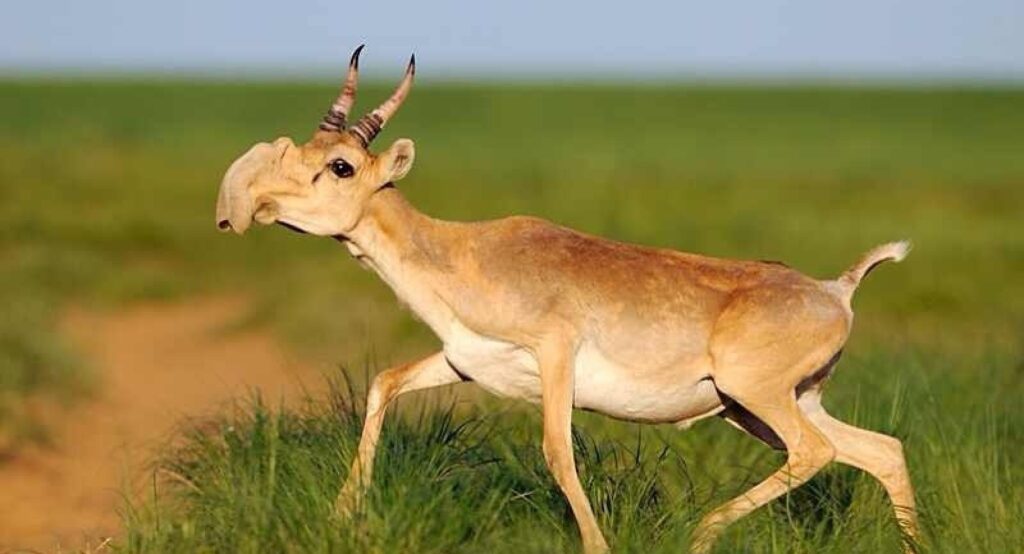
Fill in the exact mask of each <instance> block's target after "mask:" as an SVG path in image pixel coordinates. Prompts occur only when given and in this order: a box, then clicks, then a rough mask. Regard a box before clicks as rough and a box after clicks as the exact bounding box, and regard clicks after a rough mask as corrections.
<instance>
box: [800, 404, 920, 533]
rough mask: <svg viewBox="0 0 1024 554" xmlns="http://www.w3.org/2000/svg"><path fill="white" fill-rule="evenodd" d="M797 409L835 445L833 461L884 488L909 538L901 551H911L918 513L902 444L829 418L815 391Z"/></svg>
mask: <svg viewBox="0 0 1024 554" xmlns="http://www.w3.org/2000/svg"><path fill="white" fill-rule="evenodd" d="M800 407H801V409H803V411H804V413H806V414H807V417H808V418H809V419H810V420H811V422H812V423H813V424H814V425H815V426H816V427H817V428H818V429H820V430H821V432H822V433H823V434H824V435H825V436H826V437H827V438H828V440H829V441H830V442H831V443H832V444H833V445H834V446H835V448H836V461H838V462H840V463H843V464H847V465H850V466H853V467H856V468H858V469H860V470H863V471H866V472H868V473H869V474H871V475H872V476H873V477H874V478H875V479H877V480H878V481H879V482H880V483H881V484H882V486H883V487H885V491H886V492H887V493H888V494H889V499H890V501H891V502H892V505H893V510H894V511H895V513H896V521H897V522H899V526H900V529H901V530H902V531H903V533H904V535H905V537H906V538H907V539H909V540H908V541H905V543H904V550H905V551H906V552H908V553H911V552H914V551H915V545H916V541H917V540H918V536H919V535H918V526H917V510H916V508H915V503H914V489H913V487H912V486H911V484H910V473H909V472H908V471H907V462H906V459H905V458H904V456H903V443H901V442H900V440H899V439H897V438H895V437H890V436H888V435H883V434H881V433H875V432H873V431H868V430H866V429H861V428H859V427H854V426H853V425H850V424H848V423H844V422H842V421H839V420H838V419H836V418H834V417H832V416H831V415H829V414H828V413H827V412H826V411H825V409H824V408H823V407H822V406H821V397H820V392H818V391H810V392H808V393H807V394H806V395H804V396H802V397H801V398H800Z"/></svg>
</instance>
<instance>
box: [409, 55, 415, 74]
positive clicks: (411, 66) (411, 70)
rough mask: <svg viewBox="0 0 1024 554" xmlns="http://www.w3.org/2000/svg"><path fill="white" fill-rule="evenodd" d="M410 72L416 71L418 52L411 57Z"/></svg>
mask: <svg viewBox="0 0 1024 554" xmlns="http://www.w3.org/2000/svg"><path fill="white" fill-rule="evenodd" d="M408 71H409V73H413V74H415V73H416V54H413V55H412V56H410V57H409V70H408Z"/></svg>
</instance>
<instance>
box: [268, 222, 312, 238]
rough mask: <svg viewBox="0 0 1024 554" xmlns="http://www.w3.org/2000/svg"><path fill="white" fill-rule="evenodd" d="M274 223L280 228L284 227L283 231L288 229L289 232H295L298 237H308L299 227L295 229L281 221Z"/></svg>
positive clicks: (293, 226)
mask: <svg viewBox="0 0 1024 554" xmlns="http://www.w3.org/2000/svg"><path fill="white" fill-rule="evenodd" d="M275 223H277V224H278V225H280V226H281V227H284V228H285V229H288V230H290V231H294V232H296V233H298V234H300V235H308V234H309V233H308V232H306V231H305V230H303V229H300V228H299V227H297V226H295V225H292V224H291V223H285V222H284V221H281V220H277V221H276V222H275Z"/></svg>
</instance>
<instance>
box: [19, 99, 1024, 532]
mask: <svg viewBox="0 0 1024 554" xmlns="http://www.w3.org/2000/svg"><path fill="white" fill-rule="evenodd" d="M335 92H336V87H335V85H334V84H301V83H280V84H213V83H203V84H199V83H185V82H112V81H107V82H93V81H68V82H59V81H47V82H43V81H35V82H29V81H6V82H0V122H2V123H0V152H2V153H3V154H2V163H0V219H2V221H3V222H4V224H3V225H2V226H0V306H3V307H4V311H3V314H4V317H3V318H0V435H2V434H3V429H11V428H22V429H24V428H26V427H31V426H32V424H31V418H30V411H28V410H25V409H24V408H23V407H24V406H26V405H29V404H31V402H34V401H35V399H38V398H40V397H42V398H53V397H57V398H65V397H66V398H73V397H74V396H75V395H76V394H78V393H79V392H78V391H81V390H86V389H87V387H86V386H84V385H82V384H81V383H86V382H88V379H87V377H83V376H84V375H86V373H85V372H84V371H83V370H81V368H80V364H78V363H77V362H76V358H75V356H74V355H73V353H70V352H69V351H68V349H67V346H66V345H64V344H63V343H62V341H61V339H60V337H59V335H58V334H57V333H56V332H55V327H54V325H55V322H56V321H57V319H58V315H59V313H60V310H61V309H62V307H63V306H66V305H67V303H68V302H72V301H73V302H80V303H81V302H84V303H93V304H95V303H101V304H116V303H120V302H126V301H132V300H135V299H139V298H161V297H174V296H180V295H187V294H193V293H201V292H214V293H217V292H224V291H242V292H244V293H245V294H247V295H249V296H250V297H252V298H254V299H255V302H256V304H255V305H254V306H253V308H252V312H251V313H249V314H239V318H240V320H248V321H253V322H262V323H269V324H271V325H273V326H274V328H275V329H276V330H277V331H278V332H279V333H280V335H281V336H282V337H283V338H285V339H286V340H288V341H289V342H290V343H291V344H292V345H293V346H295V347H296V348H299V349H301V350H303V351H304V352H306V353H307V354H308V355H312V356H316V357H319V358H320V359H325V360H332V361H335V362H339V363H342V364H345V365H349V366H352V365H359V364H361V363H364V362H365V361H366V360H370V361H371V362H370V363H371V366H372V367H374V368H375V369H379V368H383V367H385V366H387V365H389V364H391V363H393V362H397V361H400V360H404V359H406V358H408V357H410V356H412V355H415V354H419V353H423V352H425V351H427V350H428V349H431V348H436V347H437V345H436V341H435V339H433V338H432V337H431V336H430V335H429V333H428V332H427V331H426V330H425V329H423V327H422V326H421V325H420V324H418V323H416V322H415V321H413V319H412V318H410V317H409V316H408V315H407V314H404V313H403V312H402V311H401V310H400V309H399V308H398V307H397V306H396V303H395V302H394V299H393V295H392V293H391V292H390V291H388V290H387V289H386V288H385V287H384V286H383V285H382V284H381V283H379V282H377V280H376V279H375V278H374V277H373V276H372V275H371V274H369V273H367V272H364V271H362V270H360V269H358V268H357V267H356V265H355V264H354V263H352V262H351V261H350V260H349V259H348V256H347V254H345V253H344V252H343V249H340V248H338V247H337V245H336V244H335V243H333V242H332V241H328V240H315V239H312V238H310V237H302V236H297V235H294V234H291V233H284V232H281V231H280V230H278V229H256V230H254V231H253V232H251V233H250V234H248V235H247V236H246V237H244V239H239V238H238V237H234V236H226V235H218V234H216V233H215V231H214V226H213V213H212V212H213V203H214V200H215V195H216V188H217V184H218V183H219V180H220V177H221V175H222V173H223V171H224V169H225V168H226V167H227V165H228V163H229V162H230V161H231V160H232V159H233V158H234V157H235V156H237V155H238V154H240V153H241V152H243V151H244V150H245V149H246V148H247V147H248V146H249V145H250V144H251V143H253V142H255V141H258V140H269V139H272V138H274V137H276V136H279V135H291V136H293V137H295V138H296V139H299V140H301V139H302V138H303V137H305V136H308V135H309V133H310V132H311V131H312V129H313V127H314V125H315V123H316V121H317V120H318V118H319V116H320V115H321V114H322V111H323V109H324V108H325V106H326V104H327V103H328V102H329V100H330V98H332V95H333V94H334V93H335ZM385 93H386V90H385V89H383V88H380V87H373V86H368V87H364V89H363V90H362V92H361V93H360V98H361V100H360V104H359V106H358V108H365V107H368V106H372V105H374V104H375V102H376V101H378V100H379V99H380V98H382V97H383V95H384V94H385ZM398 136H408V137H411V138H413V139H415V140H416V141H417V150H418V155H417V165H416V167H415V168H414V169H413V171H412V173H411V175H410V176H409V177H408V178H407V179H406V180H405V181H403V182H402V183H400V187H401V189H402V190H403V191H404V192H405V193H406V194H407V195H408V196H409V198H410V199H411V201H412V202H413V203H414V204H415V205H417V206H419V207H421V208H422V209H423V210H424V211H426V212H428V213H430V214H432V215H435V216H439V217H446V218H452V219H481V218H488V217H498V216H502V215H506V214H510V213H531V214H535V215H540V216H543V217H547V218H550V219H553V220H556V221H559V222H561V223H564V224H567V225H571V226H574V227H577V228H580V229H583V230H586V231H589V232H593V233H597V234H601V235H606V236H611V237H614V238H618V239H622V240H628V241H634V242H642V243H648V244H655V245H660V246H668V247H674V248H678V249H683V250H689V251H697V252H704V253H709V254H714V255H721V256H731V257H742V258H755V259H778V260H785V261H786V262H788V263H790V264H791V265H793V266H795V267H797V268H800V269H802V270H805V271H806V272H808V273H810V274H811V275H816V276H833V275H837V274H838V273H839V272H840V271H841V270H842V269H843V268H845V267H846V266H847V265H849V264H850V263H851V262H853V260H854V259H856V257H857V256H858V255H859V254H860V253H861V252H862V251H864V250H865V249H867V248H869V247H870V246H873V245H874V244H876V243H879V242H882V241H887V240H892V239H895V238H904V237H905V238H911V239H913V240H914V241H915V243H916V248H915V250H914V251H913V253H912V254H911V256H910V257H909V258H908V260H907V261H906V262H905V263H904V264H902V265H899V266H886V267H885V268H883V269H881V270H879V271H877V272H874V273H872V275H871V277H870V278H869V279H868V280H867V281H866V282H865V283H864V285H863V286H862V287H861V289H860V291H859V293H858V296H857V298H856V301H855V302H856V303H855V309H856V311H857V322H856V325H855V331H854V336H853V339H852V341H851V344H850V345H849V346H848V348H847V354H846V357H845V358H844V360H843V361H842V363H841V364H840V366H839V368H840V369H839V373H838V375H837V377H836V379H835V382H834V383H832V385H831V386H830V392H829V397H828V398H827V403H828V405H829V406H830V407H832V408H833V411H835V412H836V413H837V415H839V416H841V417H843V418H844V419H846V420H850V421H853V422H856V423H859V424H863V425H864V426H866V427H870V428H874V429H879V430H881V431H884V432H889V433H892V434H895V435H897V436H900V437H901V438H904V439H905V440H906V442H907V450H908V455H909V457H910V465H911V471H912V472H913V474H914V476H915V479H916V481H917V484H918V493H919V496H920V501H921V509H922V512H923V517H924V520H925V525H926V528H927V530H928V533H929V539H930V540H929V543H928V544H929V547H930V548H931V549H932V550H935V551H940V552H945V551H950V552H953V551H957V552H960V551H985V552H1004V551H1005V552H1008V551H1013V550H1014V546H1015V545H1019V544H1022V543H1024V541H1022V537H1021V524H1020V523H1019V522H1020V521H1021V515H1022V514H1021V513H1020V506H1021V505H1022V504H1024V502H1022V498H1021V494H1022V493H1021V490H1022V477H1021V475H1020V473H1019V471H1018V470H1017V469H1016V467H1015V466H1014V465H1013V464H1012V462H1011V461H1012V460H1014V459H1019V458H1020V457H1021V450H1020V446H1019V445H1020V444H1021V440H1020V439H1021V437H1020V431H1019V427H1020V423H1021V421H1022V414H1021V412H1020V410H1019V409H1017V406H1018V405H1019V403H1018V401H1017V398H1019V396H1020V393H1021V388H1022V381H1024V374H1022V372H1021V366H1020V360H1021V356H1022V353H1024V352H1022V351H1024V349H1022V345H1021V342H1020V337H1021V336H1022V332H1024V294H1022V292H1024V290H1022V287H1021V282H1022V281H1021V279H1020V276H1021V274H1022V273H1024V233H1021V225H1020V217H1021V214H1022V213H1024V157H1022V156H1021V155H1020V153H1021V152H1024V92H1022V91H1020V90H1012V89H1008V90H983V89H935V90H926V89H907V90H900V89H870V88H827V87H825V88H815V87H772V88H750V87H742V86H736V87H718V86H693V87H680V86H638V87H625V86H621V87H616V86H583V85H578V86H577V85H565V86H542V85H512V84H507V85H506V84H494V85H487V86H471V85H455V84H447V85H446V84H428V85H426V86H417V89H416V90H415V91H414V93H413V95H412V96H411V98H410V99H409V101H408V102H407V104H406V106H405V107H404V108H403V111H402V112H401V113H400V114H399V115H398V116H397V117H396V119H395V120H394V122H393V124H392V125H390V126H389V127H388V130H387V131H386V132H385V133H384V135H383V136H382V137H381V138H380V139H378V143H379V144H380V145H382V146H383V145H386V143H387V142H388V141H390V140H392V139H394V138H396V137H398ZM429 395H430V393H425V394H424V396H429ZM26 399H32V400H30V401H26ZM350 400H351V399H345V400H344V401H342V399H341V397H334V398H333V402H334V404H335V405H332V404H331V401H330V399H328V400H322V401H321V402H322V404H321V405H319V406H311V407H310V408H309V410H308V411H307V412H304V413H296V412H286V413H280V414H271V413H270V412H268V411H267V410H266V409H265V408H264V407H254V406H248V407H241V408H240V409H239V410H238V411H237V412H236V413H233V414H227V415H226V416H225V417H224V419H223V420H222V421H221V422H220V424H219V425H217V426H214V427H213V428H207V429H205V432H203V433H198V432H196V433H192V434H191V435H189V436H188V437H185V438H183V439H182V440H183V441H184V446H181V447H180V449H177V450H171V451H168V452H165V453H164V456H163V462H162V463H161V467H165V468H168V469H169V470H170V473H168V471H162V472H160V473H159V474H158V475H159V476H160V479H161V480H162V479H164V478H165V477H167V476H168V475H172V474H173V475H177V476H178V477H179V478H177V479H174V478H171V479H170V483H166V484H163V485H161V486H158V487H156V489H155V490H156V496H155V498H152V499H151V500H150V501H148V502H144V503H141V504H136V505H134V506H133V507H132V509H131V510H130V512H129V517H128V518H127V520H126V521H127V524H128V535H127V537H126V539H125V541H126V542H125V545H124V546H125V548H126V549H129V550H136V551H190V552H191V551H211V552H212V551H217V552H220V551H257V550H263V551H272V550H291V551H331V550H333V551H351V550H357V551H358V550H369V551H380V552H393V551H401V550H423V551H439V552H440V551H445V552H447V551H464V552H476V551H481V550H495V551H503V550H513V549H520V550H525V551H538V552H539V551H545V552H549V551H552V550H565V549H568V550H571V549H573V548H576V540H577V539H576V537H575V530H574V528H573V526H572V524H571V523H572V522H571V518H570V517H569V516H568V512H567V510H566V507H565V505H564V501H563V500H562V499H561V497H560V496H559V495H558V494H557V492H556V490H555V488H554V487H553V484H552V483H551V481H550V478H549V477H548V476H547V472H546V470H544V469H543V467H542V466H543V464H542V463H541V458H540V456H539V452H538V450H537V445H538V440H537V433H538V427H539V423H538V421H537V418H536V414H534V413H532V412H530V411H527V412H526V413H525V414H524V412H523V411H522V410H518V409H515V408H513V407H510V406H509V405H507V404H505V403H501V402H496V401H479V402H474V403H472V404H471V406H473V407H472V408H465V409H463V408H462V407H461V406H462V404H460V409H459V410H456V412H455V413H453V414H450V413H449V412H448V411H446V410H445V409H444V406H441V407H440V408H439V409H437V410H428V411H426V412H423V415H422V416H416V415H415V414H416V413H418V412H416V410H415V409H414V406H410V407H409V409H411V410H412V411H413V412H414V414H413V416H411V417H410V416H408V415H407V416H406V417H399V418H397V419H396V420H394V421H392V422H391V424H390V425H389V426H388V428H387V429H386V430H385V433H384V434H385V437H386V438H385V440H386V447H385V449H384V452H382V455H381V465H380V467H381V470H380V472H379V474H378V477H379V479H377V483H376V485H375V488H374V491H373V493H372V494H373V498H372V501H371V502H370V511H369V513H368V514H367V520H366V521H362V522H359V524H358V525H355V524H349V523H343V522H338V521H336V520H334V519H332V518H331V517H330V516H329V510H328V507H329V501H330V499H331V498H332V497H333V496H334V494H336V488H337V484H338V481H339V479H341V478H342V477H343V474H344V471H345V469H344V468H346V467H347V465H348V463H349V461H350V458H351V449H352V447H353V444H354V442H353V441H354V437H355V433H356V431H357V429H358V427H359V423H358V417H357V416H358V413H357V410H355V409H353V408H352V407H351V402H350ZM408 404H414V402H409V403H408ZM332 406H333V407H332ZM495 410H498V412H497V413H498V414H501V415H492V414H493V413H495ZM26 414H29V415H26ZM577 421H578V423H579V429H580V435H579V439H580V440H578V441H577V447H578V448H579V449H580V451H579V452H578V454H579V456H580V458H581V462H580V464H581V468H582V476H583V479H584V480H585V481H586V483H587V487H588V489H589V492H590V495H591V498H592V499H593V500H594V502H595V505H596V507H597V509H598V512H599V513H600V514H601V516H600V517H601V518H602V522H603V524H604V527H605V529H606V530H607V531H608V532H609V534H610V535H611V536H612V539H613V541H614V543H615V544H616V545H617V546H616V548H619V549H622V550H623V551H649V550H655V549H657V548H661V549H664V550H665V551H670V550H671V551H678V550H679V549H681V548H682V546H681V545H683V544H685V543H686V541H687V537H688V533H689V531H690V529H691V528H692V525H693V523H694V521H695V520H696V518H697V517H699V514H701V513H703V512H704V511H706V510H707V509H708V508H709V507H710V506H712V505H714V504H715V503H717V502H721V501H723V500H725V499H727V498H729V497H731V496H733V495H736V494H739V493H740V492H742V491H743V490H744V489H745V488H746V487H748V486H749V485H751V484H752V483H754V482H755V481H756V480H758V479H760V478H761V477H763V476H764V475H766V474H767V473H768V472H769V471H770V470H771V469H773V468H774V467H776V466H777V465H779V464H780V463H781V459H780V457H779V456H778V455H777V454H774V453H772V452H770V451H768V450H767V449H765V448H763V447H761V446H759V445H756V444H755V443H753V441H751V440H749V439H747V438H746V437H742V436H740V435H739V434H738V433H736V432H734V431H733V430H732V429H731V428H727V427H725V426H724V425H722V424H721V422H717V421H710V422H706V423H704V424H701V425H699V426H698V428H696V429H694V430H693V431H690V432H686V433H682V432H679V431H677V430H675V429H674V428H661V427H655V428H642V429H641V428H640V427H637V426H633V425H626V424H621V423H613V422H608V421H607V420H605V419H603V418H599V417H597V416H591V415H586V414H582V415H580V416H579V417H578V418H577ZM638 437H639V444H640V445H641V446H640V447H639V448H638V447H637V446H636V445H637V443H638V442H637V441H638ZM637 450H639V451H640V456H639V457H635V456H633V455H632V454H633V453H634V452H635V451H637ZM175 483H177V484H175ZM477 521H480V522H482V523H480V525H477V524H476V522H477ZM897 541H898V538H897V534H896V531H895V527H894V526H893V524H892V521H891V517H890V516H889V512H888V507H887V506H886V504H885V501H884V498H883V495H882V494H881V493H880V490H879V488H878V487H877V486H876V485H875V484H874V483H873V482H871V481H870V480H869V479H868V478H866V477H864V476H862V475H860V474H858V473H856V472H853V471H852V470H845V469H832V470H829V471H827V472H826V473H825V474H824V475H823V476H822V477H821V478H819V479H817V480H815V481H814V482H812V483H811V484H810V485H808V486H807V487H805V488H803V489H801V490H800V491H799V492H797V493H795V494H793V495H790V497H789V498H788V499H786V500H783V501H780V502H778V503H776V504H775V505H773V507H772V508H769V509H766V510H763V511H761V512H759V513H758V514H757V515H756V516H753V517H752V518H751V519H750V520H749V521H745V522H744V523H742V524H741V525H740V526H739V527H737V528H736V529H735V530H733V531H731V532H730V533H729V534H728V536H727V537H726V543H725V544H724V545H723V546H722V551H723V552H727V551H755V552H762V551H764V552H768V551H775V552H792V551H806V552H811V551H813V552H820V551H836V550H840V549H843V550H844V551H847V552H881V551H891V550H892V549H894V548H895V547H896V545H897Z"/></svg>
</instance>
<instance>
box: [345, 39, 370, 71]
mask: <svg viewBox="0 0 1024 554" xmlns="http://www.w3.org/2000/svg"><path fill="white" fill-rule="evenodd" d="M365 47H366V45H365V44H360V45H359V47H358V48H356V51H355V52H352V58H351V59H349V61H348V65H350V66H352V67H354V68H355V69H359V54H360V53H362V51H363V48H365Z"/></svg>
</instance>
